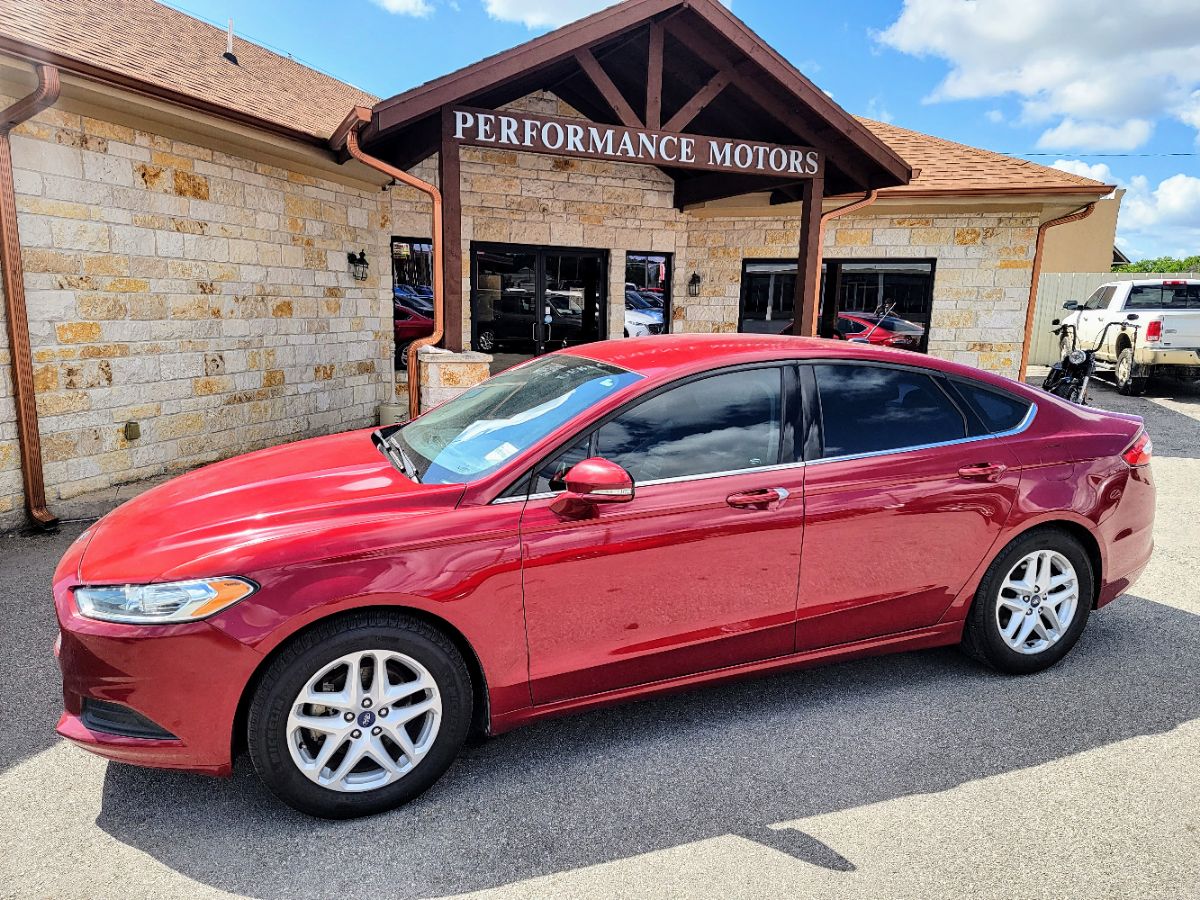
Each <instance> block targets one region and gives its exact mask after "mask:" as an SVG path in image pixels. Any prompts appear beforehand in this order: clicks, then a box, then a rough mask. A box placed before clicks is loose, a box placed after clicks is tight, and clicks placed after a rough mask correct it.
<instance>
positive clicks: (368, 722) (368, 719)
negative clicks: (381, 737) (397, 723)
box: [358, 709, 375, 728]
mask: <svg viewBox="0 0 1200 900" xmlns="http://www.w3.org/2000/svg"><path fill="white" fill-rule="evenodd" d="M374 724H375V713H373V712H371V711H370V710H369V709H364V710H363V711H362V712H360V713H359V714H358V727H359V728H370V727H371V726H372V725H374Z"/></svg>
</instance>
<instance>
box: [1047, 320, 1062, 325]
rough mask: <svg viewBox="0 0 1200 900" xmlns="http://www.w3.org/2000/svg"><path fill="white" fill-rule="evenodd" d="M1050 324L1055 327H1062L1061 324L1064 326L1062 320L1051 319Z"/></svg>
mask: <svg viewBox="0 0 1200 900" xmlns="http://www.w3.org/2000/svg"><path fill="white" fill-rule="evenodd" d="M1050 324H1051V325H1055V326H1057V325H1061V324H1062V319H1051V320H1050Z"/></svg>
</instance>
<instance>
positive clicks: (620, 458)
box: [595, 368, 783, 482]
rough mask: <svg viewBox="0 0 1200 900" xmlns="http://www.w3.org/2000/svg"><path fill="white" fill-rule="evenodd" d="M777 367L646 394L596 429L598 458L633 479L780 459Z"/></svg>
mask: <svg viewBox="0 0 1200 900" xmlns="http://www.w3.org/2000/svg"><path fill="white" fill-rule="evenodd" d="M782 399H783V398H782V387H781V370H780V369H777V368H766V369H746V370H743V371H740V372H729V373H728V374H725V375H714V376H712V377H710V378H704V379H701V380H699V381H692V382H689V383H687V384H684V385H681V386H680V387H677V388H673V389H671V390H668V391H664V392H663V393H661V394H658V395H657V396H655V397H651V398H650V399H649V400H647V401H645V402H644V403H641V404H639V405H638V406H636V407H634V408H633V409H631V410H628V411H627V412H624V413H622V414H621V415H620V416H618V417H617V418H615V419H613V420H612V421H610V422H608V423H607V424H605V425H604V426H602V427H601V428H600V431H599V434H598V440H597V444H596V451H595V452H596V455H597V456H602V457H604V458H605V459H609V460H612V461H613V462H615V463H617V464H618V465H620V466H623V467H624V468H625V469H626V470H627V471H628V472H629V473H630V474H631V475H632V476H633V480H634V481H635V482H645V481H654V480H657V479H661V478H679V477H682V476H686V475H706V474H711V473H713V472H727V471H733V470H737V469H750V468H755V467H757V466H772V465H775V464H777V463H778V462H779V461H780V443H781V441H780V437H781V433H782V427H781V426H782V419H781V406H782Z"/></svg>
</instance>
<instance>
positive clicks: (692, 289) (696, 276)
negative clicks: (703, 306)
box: [688, 272, 700, 297]
mask: <svg viewBox="0 0 1200 900" xmlns="http://www.w3.org/2000/svg"><path fill="white" fill-rule="evenodd" d="M688 296H689V297H699V296H700V273H699V272H693V273H692V277H691V278H689V279H688Z"/></svg>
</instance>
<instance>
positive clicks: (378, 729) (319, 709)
mask: <svg viewBox="0 0 1200 900" xmlns="http://www.w3.org/2000/svg"><path fill="white" fill-rule="evenodd" d="M381 663H382V671H383V673H384V677H383V680H382V681H380V680H379V677H378V672H379V671H381V670H380V668H378V667H379V666H380V664H381ZM351 673H354V674H353V675H352V674H351ZM306 697H308V698H310V699H309V700H308V701H307V702H305V701H304V698H306ZM325 698H329V699H325ZM471 716H472V690H471V676H470V672H469V671H468V669H467V667H466V664H465V663H464V662H463V659H462V655H461V654H460V653H459V652H458V649H457V648H456V647H455V646H454V644H453V643H452V642H451V641H450V640H449V638H447V637H446V636H445V635H444V634H442V633H441V632H440V631H437V630H436V629H434V628H432V627H430V626H429V625H427V624H425V623H424V622H421V621H419V620H416V619H413V618H411V617H409V616H405V615H402V614H399V613H394V612H391V611H387V610H380V611H373V612H365V613H362V614H360V615H357V616H355V617H353V618H348V619H347V618H340V619H336V620H333V621H330V622H326V623H323V624H319V625H317V626H316V627H314V628H313V629H311V630H310V631H307V632H305V633H304V634H303V635H301V637H300V638H299V639H298V640H296V641H295V642H293V643H292V644H290V645H288V646H286V647H285V648H284V649H283V651H282V652H280V653H279V655H278V656H277V657H276V658H275V660H274V661H273V662H272V663H271V664H270V667H269V668H268V669H267V671H266V673H265V674H264V676H263V678H262V681H261V682H260V683H259V685H258V689H257V690H256V691H255V694H254V699H253V701H252V703H251V706H250V714H249V717H248V721H247V726H246V731H247V743H248V745H249V750H250V758H251V760H252V761H253V763H254V769H255V771H256V772H257V773H258V776H259V778H261V779H262V780H263V782H264V783H265V784H266V786H267V787H268V788H269V789H270V790H271V792H272V793H273V794H275V796H276V797H278V798H279V799H280V800H282V801H283V802H284V803H286V804H288V805H289V806H291V807H293V808H295V809H298V810H300V811H301V812H305V813H308V814H309V815H313V816H319V817H321V818H326V819H351V818H355V817H357V816H366V815H371V814H373V813H378V812H383V811H385V810H388V809H392V808H393V807H396V806H400V805H401V804H403V803H407V802H408V801H410V800H412V799H413V798H415V797H417V796H419V795H420V794H422V793H423V792H424V791H425V790H427V789H428V788H429V787H430V786H431V785H432V784H433V783H434V782H435V781H437V780H438V779H439V778H440V777H441V776H442V774H443V773H444V772H445V771H446V769H448V768H449V767H450V764H451V763H452V762H454V759H455V757H456V756H457V755H458V752H459V749H460V748H461V747H462V744H463V741H464V740H465V739H466V737H467V733H468V731H469V729H470V725H471ZM347 717H349V718H347ZM302 723H312V725H313V726H314V727H307V725H306V724H302ZM327 742H332V743H330V744H329V745H328V747H327V746H326V745H327ZM326 750H328V751H329V752H328V753H326V752H325V751H326ZM352 754H353V756H352ZM384 757H386V758H384Z"/></svg>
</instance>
